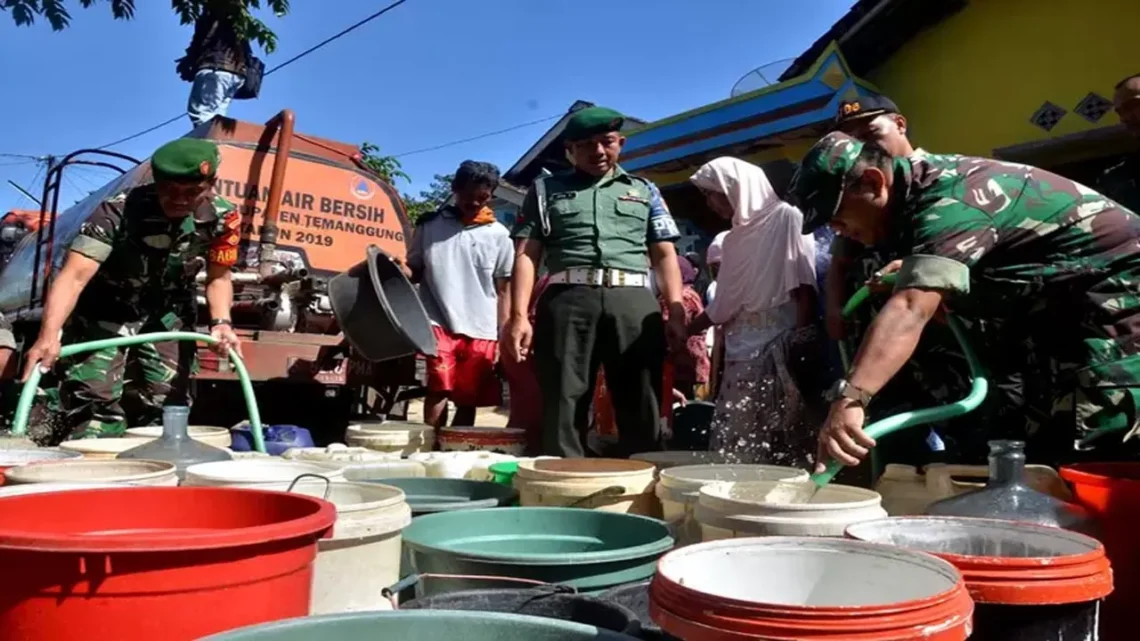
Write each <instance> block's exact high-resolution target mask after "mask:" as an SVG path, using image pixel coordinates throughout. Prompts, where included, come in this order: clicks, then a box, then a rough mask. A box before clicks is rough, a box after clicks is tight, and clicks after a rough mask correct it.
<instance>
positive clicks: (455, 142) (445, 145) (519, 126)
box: [393, 113, 566, 158]
mask: <svg viewBox="0 0 1140 641" xmlns="http://www.w3.org/2000/svg"><path fill="white" fill-rule="evenodd" d="M565 115H566V114H564V113H561V114H554V115H553V116H547V117H545V118H539V119H538V120H531V121H530V122H524V123H520V124H517V125H514V126H511V127H507V128H506V129H497V130H495V131H488V132H487V133H485V134H479V135H478V136H471V137H470V138H461V139H459V140H452V141H451V142H445V143H442V144H439V145H435V146H433V147H424V148H423V149H416V150H413V151H405V152H403V153H399V154H395V155H394V156H393V157H394V158H404V157H405V156H414V155H416V154H426V153H427V152H429V151H436V150H439V149H446V148H448V147H454V146H456V145H462V144H464V143H468V142H474V141H476V140H482V139H484V138H490V137H491V136H498V135H500V134H505V133H508V132H511V131H515V130H516V129H523V128H524V127H533V126H534V125H538V124H541V123H544V122H550V121H551V120H554V119H555V118H561V117H562V116H565Z"/></svg>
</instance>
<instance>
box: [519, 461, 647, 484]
mask: <svg viewBox="0 0 1140 641" xmlns="http://www.w3.org/2000/svg"><path fill="white" fill-rule="evenodd" d="M656 469H657V468H655V467H654V466H653V464H652V463H647V462H645V461H631V460H628V459H615V458H566V459H564V458H556V459H531V460H522V461H519V471H518V478H522V479H533V480H544V481H561V480H568V479H573V478H607V477H615V476H616V477H621V476H641V475H644V474H649V475H650V476H652V475H653V473H654V472H655V471H656Z"/></svg>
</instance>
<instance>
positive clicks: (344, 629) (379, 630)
mask: <svg viewBox="0 0 1140 641" xmlns="http://www.w3.org/2000/svg"><path fill="white" fill-rule="evenodd" d="M313 639H320V640H321V641H360V640H362V639H375V640H376V641H380V640H385V641H387V640H389V639H392V640H395V639H406V640H407V641H435V640H436V639H438V640H440V641H443V640H445V639H447V640H450V639H462V640H463V641H505V640H506V639H517V640H518V641H524V640H525V641H635V638H634V637H630V636H627V635H624V634H620V633H617V632H610V631H608V630H599V629H598V628H595V627H593V626H588V625H582V624H580V623H570V622H568V621H558V620H555V619H543V618H539V617H531V616H523V615H520V614H501V613H497V612H448V611H433V610H408V611H406V612H405V611H400V612H364V613H360V614H341V615H328V616H316V617H306V618H303V619H294V620H292V621H282V622H279V623H271V624H269V625H261V626H257V627H253V628H247V629H245V630H234V631H233V632H228V633H226V634H219V635H215V636H212V637H208V638H206V639H203V640H202V641H313Z"/></svg>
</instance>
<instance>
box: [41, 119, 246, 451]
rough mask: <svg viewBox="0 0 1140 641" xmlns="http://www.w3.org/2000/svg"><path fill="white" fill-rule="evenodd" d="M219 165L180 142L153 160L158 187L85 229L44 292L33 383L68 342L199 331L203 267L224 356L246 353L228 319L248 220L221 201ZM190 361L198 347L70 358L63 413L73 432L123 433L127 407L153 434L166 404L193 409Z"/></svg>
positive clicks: (190, 142)
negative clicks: (227, 351)
mask: <svg viewBox="0 0 1140 641" xmlns="http://www.w3.org/2000/svg"><path fill="white" fill-rule="evenodd" d="M218 161H219V157H218V149H217V146H216V145H214V144H213V143H212V142H209V141H205V140H197V139H189V138H184V139H180V140H176V141H174V142H172V143H169V144H167V145H164V146H163V147H161V148H160V149H159V150H158V151H156V152H155V154H154V156H153V157H152V158H151V163H150V164H151V170H152V174H153V176H154V179H155V182H154V183H153V184H148V185H143V186H140V187H135V188H132V189H129V190H127V191H125V192H123V193H120V194H118V195H116V196H114V197H112V198H110V199H108V200H107V201H105V202H103V203H102V204H100V205H99V206H98V207H97V208H96V209H95V211H94V212H93V213H92V214H91V215H90V216H89V217H88V218H87V220H86V221H84V222H83V225H82V226H81V228H80V230H79V234H78V235H77V236H76V237H75V239H74V240H72V242H71V246H70V251H69V252H68V255H67V259H66V262H65V263H64V266H63V269H62V270H61V271H60V273H59V276H57V277H56V279H55V280H54V281H53V283H52V287H51V291H50V292H49V293H48V296H47V301H46V303H45V305H44V318H43V324H42V328H41V331H40V336H39V339H38V340H37V341H36V344H35V345H34V346H33V347H32V349H31V350H30V351H29V353H28V369H27V371H26V372H25V378H26V377H27V374H28V373H30V372H31V368H32V367H35V366H36V364H37V363H39V364H40V366H41V367H44V368H48V367H51V365H52V364H53V363H54V362H55V360H56V359H57V358H58V356H59V350H60V340H61V333H62V337H63V340H64V341H65V342H67V343H74V342H79V341H90V340H98V339H103V338H112V337H116V336H130V335H135V334H141V333H148V332H159V331H176V330H185V331H192V330H193V328H194V325H195V321H196V313H197V306H196V286H195V282H194V281H195V277H196V276H197V274H198V272H199V271H200V270H201V269H202V267H203V266H205V268H206V300H207V302H208V304H209V308H210V317H211V320H210V328H211V334H212V335H213V336H214V338H216V339H218V340H219V341H221V344H220V345H219V346H218V347H219V349H220V350H225V349H226V348H228V347H233V348H235V349H237V348H239V346H240V342H239V340H238V338H237V336H236V335H235V334H234V331H233V328H232V327H231V326H230V320H229V319H230V305H231V303H232V301H233V285H232V283H231V280H230V268H231V267H232V266H233V265H234V264H235V263H236V262H237V246H238V242H239V240H240V223H241V219H240V216H239V215H238V213H237V210H236V208H235V207H234V206H233V205H232V204H231V203H230V202H228V201H226V200H225V199H223V198H221V197H219V196H217V195H216V193H215V192H214V182H215V178H216V172H217V167H218ZM73 310H74V313H73ZM69 317H70V320H69ZM65 321H66V324H65ZM61 330H62V332H61ZM194 353H195V346H194V343H191V342H186V341H180V342H166V343H153V344H145V345H138V346H135V347H129V348H106V349H102V350H97V351H94V352H86V353H83V354H78V355H76V356H75V357H73V358H71V359H68V360H67V362H65V363H64V366H65V372H64V382H63V383H62V384H61V387H60V404H61V406H62V409H63V411H64V412H66V413H67V421H66V423H67V427H68V430H69V435H70V436H71V437H72V438H80V437H101V436H117V435H121V434H122V433H123V432H124V430H125V429H126V427H127V423H128V418H127V416H128V410H130V412H129V413H130V415H131V419H132V420H131V423H132V424H137V425H152V424H157V423H158V422H159V420H160V419H161V416H162V406H163V405H164V404H171V405H188V404H189V400H190V399H189V393H188V387H189V378H190V373H191V369H192V368H193V367H194ZM125 392H129V393H125Z"/></svg>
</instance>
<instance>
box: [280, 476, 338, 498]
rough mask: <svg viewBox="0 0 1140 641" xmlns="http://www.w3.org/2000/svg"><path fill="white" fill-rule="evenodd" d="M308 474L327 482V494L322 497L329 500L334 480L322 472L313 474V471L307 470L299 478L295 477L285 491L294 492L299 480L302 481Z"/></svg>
mask: <svg viewBox="0 0 1140 641" xmlns="http://www.w3.org/2000/svg"><path fill="white" fill-rule="evenodd" d="M306 476H307V477H309V478H314V479H320V480H322V481H324V482H325V494H324V496H322V497H321V498H322V499H324V500H326V501H327V500H329V494H330V493H331V492H332V481H331V480H330V479H329V477H327V476H321V475H320V474H313V473H312V472H305V473H304V474H301V475H299V476H298V477H297V478H295V479H293V482H292V483H290V484H289V487H287V488H285V491H286V492H292V491H293V488H294V487H296V486H297V481H300V480H301V479H303V478H305V477H306Z"/></svg>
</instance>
